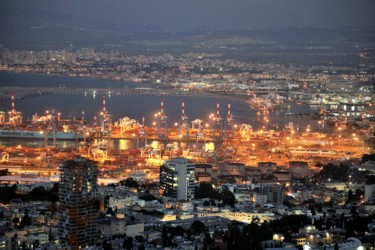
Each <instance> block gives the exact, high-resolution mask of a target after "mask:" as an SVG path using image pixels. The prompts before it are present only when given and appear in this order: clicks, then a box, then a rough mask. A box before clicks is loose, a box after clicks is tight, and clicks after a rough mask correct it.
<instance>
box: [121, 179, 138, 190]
mask: <svg viewBox="0 0 375 250" xmlns="http://www.w3.org/2000/svg"><path fill="white" fill-rule="evenodd" d="M120 183H121V184H122V185H124V186H127V187H131V188H138V187H139V184H138V182H137V181H135V180H134V179H133V178H127V179H126V180H125V181H121V182H120Z"/></svg>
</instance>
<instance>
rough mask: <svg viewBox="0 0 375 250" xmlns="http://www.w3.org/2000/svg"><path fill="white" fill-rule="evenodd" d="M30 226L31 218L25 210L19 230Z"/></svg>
mask: <svg viewBox="0 0 375 250" xmlns="http://www.w3.org/2000/svg"><path fill="white" fill-rule="evenodd" d="M30 225H31V218H30V216H29V212H28V211H27V210H26V211H25V215H24V216H23V217H22V220H21V222H20V226H21V228H23V227H25V226H30Z"/></svg>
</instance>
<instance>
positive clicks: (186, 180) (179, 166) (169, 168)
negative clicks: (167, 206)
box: [160, 158, 195, 200]
mask: <svg viewBox="0 0 375 250" xmlns="http://www.w3.org/2000/svg"><path fill="white" fill-rule="evenodd" d="M194 171H195V163H191V162H189V161H188V160H187V159H185V158H173V159H171V160H169V161H166V162H165V164H164V165H162V166H161V167H160V188H161V189H162V190H163V191H164V195H165V196H170V197H172V198H175V199H177V200H192V199H194V188H195V182H194V180H195V175H194Z"/></svg>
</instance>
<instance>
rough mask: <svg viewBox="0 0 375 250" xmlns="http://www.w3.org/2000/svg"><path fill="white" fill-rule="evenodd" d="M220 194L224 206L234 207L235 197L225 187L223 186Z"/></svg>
mask: <svg viewBox="0 0 375 250" xmlns="http://www.w3.org/2000/svg"><path fill="white" fill-rule="evenodd" d="M220 194H221V200H222V201H223V205H224V206H225V205H228V206H231V207H234V205H235V204H236V197H235V196H234V194H233V193H232V192H231V191H230V190H229V189H228V188H227V187H225V186H223V189H222V190H221V193H220Z"/></svg>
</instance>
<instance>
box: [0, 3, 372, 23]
mask: <svg viewBox="0 0 375 250" xmlns="http://www.w3.org/2000/svg"><path fill="white" fill-rule="evenodd" d="M46 22H57V23H61V24H66V25H74V24H75V25H77V27H81V26H84V27H90V26H91V27H98V26H100V25H103V26H114V25H119V26H124V25H136V26H139V25H147V26H151V27H153V26H155V27H158V28H163V29H164V28H166V29H169V30H195V29H215V30H221V29H247V28H250V29H262V28H289V27H318V28H334V27H341V26H371V27H374V26H375V0H75V1H72V0H59V1H56V0H0V27H1V29H5V28H9V27H11V26H12V25H34V24H35V25H41V24H43V23H46Z"/></svg>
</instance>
